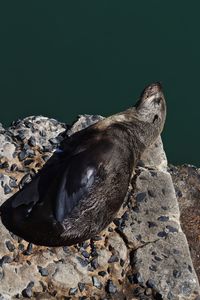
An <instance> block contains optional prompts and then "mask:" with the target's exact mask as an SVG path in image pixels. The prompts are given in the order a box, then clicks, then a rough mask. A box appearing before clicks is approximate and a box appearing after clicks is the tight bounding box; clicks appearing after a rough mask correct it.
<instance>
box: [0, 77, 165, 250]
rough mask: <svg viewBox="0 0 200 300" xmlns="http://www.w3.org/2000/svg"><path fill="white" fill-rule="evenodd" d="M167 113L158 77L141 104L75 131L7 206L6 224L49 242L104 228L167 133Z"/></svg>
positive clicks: (65, 242)
mask: <svg viewBox="0 0 200 300" xmlns="http://www.w3.org/2000/svg"><path fill="white" fill-rule="evenodd" d="M165 117H166V104H165V99H164V96H163V92H162V88H161V85H160V83H154V84H151V85H149V86H148V87H147V88H146V89H145V90H144V92H143V93H142V95H141V97H140V99H139V101H138V102H137V103H136V106H135V107H132V108H129V109H127V110H126V111H124V112H121V113H118V114H115V115H113V116H110V117H108V118H105V119H103V120H100V121H99V122H97V123H96V124H94V125H92V126H89V127H87V128H86V129H84V130H82V131H79V132H77V133H75V134H74V135H72V136H70V137H69V138H67V139H66V140H64V142H63V144H62V151H59V153H55V154H54V155H53V156H52V158H51V159H50V160H49V161H48V162H47V163H46V165H45V166H44V167H43V168H42V169H41V170H40V171H39V172H38V174H37V175H36V176H35V177H34V178H33V180H32V181H31V182H30V183H28V184H27V185H25V186H24V188H23V189H22V190H20V191H19V192H17V193H16V194H15V195H13V196H12V197H11V198H10V199H8V200H7V201H5V203H4V204H3V205H2V206H1V208H0V213H1V218H2V222H3V224H4V225H5V226H6V227H7V229H8V230H10V231H12V232H13V233H14V234H16V235H18V236H20V237H22V238H24V239H25V240H27V241H28V242H32V243H34V244H37V245H44V246H64V245H72V244H76V243H79V242H82V241H84V240H86V239H89V238H91V237H93V236H94V235H96V234H98V233H99V232H100V231H101V230H103V229H104V228H105V227H106V226H107V225H108V224H109V223H110V222H111V221H112V220H113V219H114V217H115V215H116V213H117V212H118V210H119V209H120V206H121V205H122V203H123V200H124V198H125V196H126V193H127V190H128V186H129V183H130V179H131V175H132V172H133V170H134V167H135V166H136V163H137V162H138V160H139V159H140V156H141V154H142V153H143V151H144V150H145V149H146V148H147V147H149V146H150V145H151V144H152V143H153V142H154V141H155V140H156V138H157V137H158V135H159V134H160V133H161V131H162V129H163V126H164V122H165Z"/></svg>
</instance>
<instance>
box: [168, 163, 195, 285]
mask: <svg viewBox="0 0 200 300" xmlns="http://www.w3.org/2000/svg"><path fill="white" fill-rule="evenodd" d="M169 171H170V173H171V176H172V179H173V182H174V186H175V191H176V196H177V199H178V202H179V207H180V213H181V218H180V220H181V225H182V228H183V231H184V233H185V234H186V237H187V240H188V243H189V246H190V252H191V256H192V260H193V263H194V267H195V270H196V273H197V276H198V278H199V280H200V252H199V249H200V169H198V168H196V167H194V166H191V165H183V166H179V167H174V166H170V167H169Z"/></svg>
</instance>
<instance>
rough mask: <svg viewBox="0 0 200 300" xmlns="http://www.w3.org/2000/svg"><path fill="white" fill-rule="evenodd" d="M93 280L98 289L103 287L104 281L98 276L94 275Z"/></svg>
mask: <svg viewBox="0 0 200 300" xmlns="http://www.w3.org/2000/svg"><path fill="white" fill-rule="evenodd" d="M92 282H93V285H94V286H95V287H96V288H98V289H101V288H102V283H101V282H100V281H99V279H98V278H97V277H96V276H92Z"/></svg>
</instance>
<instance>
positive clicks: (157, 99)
mask: <svg viewBox="0 0 200 300" xmlns="http://www.w3.org/2000/svg"><path fill="white" fill-rule="evenodd" d="M161 101H162V98H161V97H159V98H156V99H155V100H154V103H156V104H158V105H160V102H161Z"/></svg>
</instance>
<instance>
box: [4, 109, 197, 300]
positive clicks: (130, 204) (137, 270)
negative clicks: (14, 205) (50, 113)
mask: <svg viewBox="0 0 200 300" xmlns="http://www.w3.org/2000/svg"><path fill="white" fill-rule="evenodd" d="M102 118H103V117H101V116H89V115H84V116H81V117H80V118H79V120H78V121H77V122H76V123H74V124H73V126H71V127H70V128H69V126H67V125H66V124H63V123H59V122H58V121H56V120H53V119H48V118H45V117H28V118H25V119H24V120H19V121H17V122H14V123H13V125H12V126H11V127H10V128H8V129H4V128H2V127H1V126H0V139H1V141H2V143H0V166H1V169H0V203H3V202H4V201H5V200H6V199H7V198H9V197H10V196H11V195H12V194H13V193H15V192H16V191H17V190H18V187H19V186H20V187H22V186H23V185H25V184H26V183H27V182H28V181H29V180H31V179H32V177H33V176H34V173H35V172H37V171H38V170H39V169H40V168H41V167H42V165H43V164H44V163H45V162H46V161H47V160H48V158H50V156H51V155H52V153H53V152H54V151H55V150H56V149H57V147H62V140H63V139H64V138H65V137H66V136H68V135H71V134H73V133H75V132H76V131H77V130H81V129H83V128H85V127H87V126H89V125H90V124H93V123H94V122H96V121H98V120H100V119H102ZM60 143H61V145H60ZM56 151H59V149H57V150H56ZM173 170H174V171H173V172H174V173H173V174H176V176H178V175H177V174H178V172H179V171H178V170H177V169H176V168H175V167H174V169H173ZM171 172H172V171H171ZM182 172H183V173H184V172H186V171H185V170H184V171H183V170H182ZM188 172H190V174H193V175H190V177H191V176H193V177H195V178H196V176H197V173H198V172H197V171H196V170H194V169H192V170H191V169H190V171H188ZM195 172H196V173H195ZM184 174H185V173H184ZM194 174H195V175H194ZM172 176H173V177H174V175H172ZM181 176H185V175H183V174H182V175H181ZM174 178H175V177H174ZM176 178H177V177H176ZM186 178H189V176H188V177H187V176H186ZM195 180H196V179H195ZM192 182H194V179H193V181H192ZM175 183H176V184H175V186H176V193H175V190H174V187H173V183H172V179H171V176H170V174H169V173H168V172H167V160H166V156H165V153H164V150H163V146H162V141H161V139H160V138H159V139H158V140H157V141H156V143H155V145H153V146H152V147H151V148H150V149H148V151H146V153H144V155H143V157H142V160H141V162H140V163H139V165H138V167H137V169H136V172H135V176H134V177H133V179H132V183H131V185H130V189H129V191H128V192H127V197H126V199H125V201H124V205H123V206H122V207H121V209H120V211H119V212H118V214H117V216H116V219H115V220H114V222H112V223H111V224H110V225H109V226H108V228H106V229H105V230H104V231H103V232H101V233H100V234H99V235H98V236H96V237H94V238H93V239H91V240H90V241H85V242H84V243H81V244H80V245H74V246H71V247H58V248H47V247H39V246H35V245H32V244H28V243H27V242H25V241H24V240H22V239H20V238H18V237H16V236H15V235H13V234H10V233H9V232H8V231H7V230H6V228H5V227H4V226H3V225H2V224H1V223H0V231H1V239H0V297H3V298H2V299H15V298H16V299H17V298H22V297H26V298H31V299H82V300H83V299H104V300H105V299H118V300H120V299H125V297H126V299H127V300H131V299H132V300H134V299H140V300H141V299H143V300H147V299H155V300H156V299H157V300H158V299H167V300H169V299H171V300H176V299H188V300H192V299H195V298H196V300H197V297H198V295H199V285H198V280H197V277H196V274H195V270H194V268H193V264H192V261H191V258H190V253H189V248H188V244H187V240H186V238H185V235H184V233H183V232H182V229H181V226H180V222H179V217H180V211H179V207H178V203H177V198H176V195H177V196H178V197H179V198H180V197H186V196H188V195H190V196H191V199H192V200H191V201H193V200H194V197H195V195H196V197H197V198H198V195H199V194H198V188H193V189H192V184H191V185H190V184H189V179H188V182H187V185H184V184H183V183H182V185H181V181H180V182H179V181H178V179H177V181H176V180H175ZM180 185H181V186H180ZM133 186H134V189H133ZM189 186H190V189H191V191H190V192H188V191H187V188H188V187H189ZM181 187H184V188H181ZM8 191H9V193H8ZM188 193H189V194H188ZM180 195H181V196H180ZM184 199H185V198H184ZM195 199H196V198H195ZM195 201H196V200H195ZM195 201H194V203H192V205H191V203H188V202H187V201H186V200H185V201H184V202H183V203H184V205H185V206H184V205H183V204H182V206H181V214H182V213H183V212H185V210H184V209H185V208H186V207H187V208H190V207H191V206H192V207H194V204H195V205H196V202H195ZM186 202H187V203H186ZM187 217H188V216H187ZM188 218H189V217H188ZM184 224H185V225H184ZM184 226H186V222H185V223H183V227H184ZM11 283H12V284H11ZM0 299H1V298H0Z"/></svg>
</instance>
